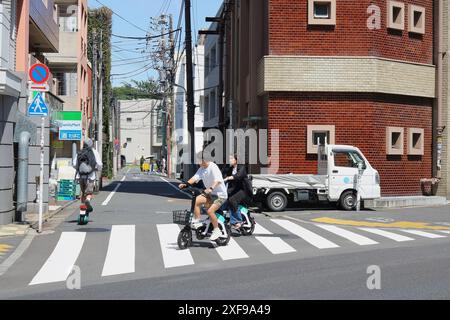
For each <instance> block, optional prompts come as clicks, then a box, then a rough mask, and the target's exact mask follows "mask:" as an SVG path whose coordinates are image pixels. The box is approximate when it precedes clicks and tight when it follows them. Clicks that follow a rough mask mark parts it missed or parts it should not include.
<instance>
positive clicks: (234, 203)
mask: <svg viewBox="0 0 450 320" xmlns="http://www.w3.org/2000/svg"><path fill="white" fill-rule="evenodd" d="M222 173H223V175H224V177H225V178H224V181H225V182H228V201H227V202H226V206H227V207H228V209H229V210H230V223H231V226H232V227H233V228H234V229H239V228H240V227H241V226H242V224H243V220H242V216H241V213H240V212H239V210H238V209H239V205H243V204H244V205H249V204H250V202H251V201H250V200H251V198H252V190H251V183H250V180H249V179H248V175H247V169H246V168H245V165H244V164H239V163H238V155H237V154H236V153H235V154H232V155H230V157H229V165H228V166H225V167H224V169H223V170H222Z"/></svg>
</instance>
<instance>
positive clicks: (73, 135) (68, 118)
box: [56, 111, 83, 141]
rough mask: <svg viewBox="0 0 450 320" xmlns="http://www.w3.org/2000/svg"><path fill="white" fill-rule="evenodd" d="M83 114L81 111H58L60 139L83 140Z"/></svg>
mask: <svg viewBox="0 0 450 320" xmlns="http://www.w3.org/2000/svg"><path fill="white" fill-rule="evenodd" d="M81 116H82V115H81V111H63V112H58V113H57V115H56V117H57V123H58V128H59V140H60V141H81V138H82V132H83V127H82V122H81Z"/></svg>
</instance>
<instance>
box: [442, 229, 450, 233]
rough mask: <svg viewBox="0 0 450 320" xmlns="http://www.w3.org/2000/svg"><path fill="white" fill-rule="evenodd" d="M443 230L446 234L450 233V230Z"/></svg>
mask: <svg viewBox="0 0 450 320" xmlns="http://www.w3.org/2000/svg"><path fill="white" fill-rule="evenodd" d="M441 232H443V233H446V234H450V231H445V230H444V231H441Z"/></svg>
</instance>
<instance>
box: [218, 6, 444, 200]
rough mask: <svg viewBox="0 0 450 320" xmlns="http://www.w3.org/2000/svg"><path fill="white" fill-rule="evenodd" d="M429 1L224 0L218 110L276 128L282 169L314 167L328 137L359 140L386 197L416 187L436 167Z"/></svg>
mask: <svg viewBox="0 0 450 320" xmlns="http://www.w3.org/2000/svg"><path fill="white" fill-rule="evenodd" d="M436 2H437V1H436ZM433 3H434V1H431V0H428V1H427V0H403V1H390V0H387V1H386V0H379V1H370V0H361V1H336V0H327V1H323V0H320V1H315V0H308V1H306V0H295V1H292V0H262V1H257V2H256V1H251V0H238V1H225V2H224V11H223V12H224V16H225V17H226V19H225V30H226V31H225V46H226V47H225V53H224V55H225V60H226V62H225V65H226V67H225V96H226V100H227V104H226V106H227V107H228V105H229V103H228V102H230V101H231V102H232V103H231V105H232V106H233V107H232V109H231V110H228V109H229V108H226V109H225V110H224V112H225V114H224V117H225V118H226V117H227V116H228V114H230V113H231V114H232V119H231V121H232V123H234V125H235V127H237V128H256V129H269V130H272V129H276V130H279V134H280V142H279V157H278V159H279V163H277V164H276V165H277V166H278V168H279V169H278V172H279V173H290V172H292V173H310V172H315V170H316V166H317V155H316V151H317V139H320V141H322V142H324V141H325V140H327V142H328V143H334V144H349V145H354V146H357V147H359V148H360V149H361V150H362V152H363V153H364V154H365V155H366V156H367V157H368V160H369V161H370V162H371V163H372V164H373V165H374V167H375V168H377V170H379V172H380V175H381V186H382V194H383V195H418V194H421V185H420V180H421V179H422V178H431V177H433V176H435V173H436V158H435V156H434V155H433V143H434V141H435V136H436V131H437V128H436V126H433V119H434V117H433V114H434V113H433V110H435V108H436V103H437V95H436V81H437V80H438V79H437V76H436V72H437V68H436V57H435V52H436V48H435V47H434V43H435V42H434V39H435V36H436V35H435V32H434V30H435V26H434V25H433V22H436V21H437V19H436V13H435V12H436V5H434V4H433ZM445 3H446V9H447V11H448V1H445ZM444 21H447V23H448V19H447V20H444ZM447 31H448V26H447ZM447 38H448V33H447ZM267 147H268V150H269V154H270V149H271V140H270V139H269V142H268V146H267ZM399 181H401V183H399Z"/></svg>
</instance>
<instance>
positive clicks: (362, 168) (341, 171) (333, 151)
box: [318, 145, 381, 210]
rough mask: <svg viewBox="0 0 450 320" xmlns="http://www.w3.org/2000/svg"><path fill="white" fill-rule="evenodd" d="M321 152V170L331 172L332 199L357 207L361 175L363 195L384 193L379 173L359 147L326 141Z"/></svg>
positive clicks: (329, 187)
mask: <svg viewBox="0 0 450 320" xmlns="http://www.w3.org/2000/svg"><path fill="white" fill-rule="evenodd" d="M318 156H319V164H318V168H319V169H318V171H319V172H318V173H319V174H321V173H322V174H323V173H325V172H326V175H327V180H328V181H327V186H328V188H327V189H328V200H329V201H331V202H334V201H338V202H339V203H340V206H341V207H342V208H343V209H347V210H348V209H350V208H353V207H354V206H355V201H356V196H355V195H356V192H357V190H358V175H359V179H360V181H359V183H360V185H359V191H360V196H361V199H362V200H371V199H377V198H379V197H380V195H381V188H380V176H379V173H378V171H377V170H375V169H374V168H373V167H372V165H371V164H370V162H369V161H368V160H367V159H366V158H365V156H364V154H363V153H362V152H361V151H360V150H359V149H358V148H357V147H353V146H346V145H326V146H323V147H322V150H319V155H318Z"/></svg>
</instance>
